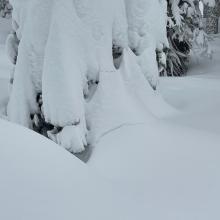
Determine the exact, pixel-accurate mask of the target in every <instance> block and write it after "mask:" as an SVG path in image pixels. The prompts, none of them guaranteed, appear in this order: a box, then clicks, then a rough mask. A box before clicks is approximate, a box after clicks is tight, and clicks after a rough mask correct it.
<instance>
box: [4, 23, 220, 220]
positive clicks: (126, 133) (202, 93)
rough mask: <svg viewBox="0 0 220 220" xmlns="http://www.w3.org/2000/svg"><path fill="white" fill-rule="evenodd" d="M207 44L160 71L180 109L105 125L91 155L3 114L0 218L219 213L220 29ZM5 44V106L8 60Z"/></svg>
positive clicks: (167, 95) (160, 219) (166, 93)
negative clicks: (178, 65) (173, 74)
mask: <svg viewBox="0 0 220 220" xmlns="http://www.w3.org/2000/svg"><path fill="white" fill-rule="evenodd" d="M0 28H1V26H0ZM2 42H3V41H2ZM211 44H212V46H213V48H214V50H215V55H214V58H213V60H212V61H205V60H199V63H197V60H195V59H194V60H193V62H192V64H191V67H190V70H189V76H187V77H183V78H161V79H160V92H161V94H162V96H163V97H164V99H165V100H166V101H167V102H168V103H169V104H170V105H171V106H174V107H175V108H176V109H177V112H176V113H175V114H165V115H160V114H159V113H160V111H159V113H158V114H157V115H156V117H150V116H149V115H148V116H147V117H148V118H147V119H148V120H147V121H146V120H145V123H142V124H126V123H125V124H124V125H123V126H120V127H116V128H115V127H113V128H112V129H109V128H108V129H107V130H108V132H105V133H104V134H103V135H101V137H100V138H99V139H98V141H97V142H96V146H95V148H94V150H93V154H92V157H91V159H90V161H89V162H88V164H87V165H84V164H82V163H81V162H80V161H79V160H77V159H75V158H74V157H73V156H72V155H70V154H69V153H67V152H65V151H64V150H63V149H61V148H60V147H58V146H57V145H55V144H54V143H51V142H50V141H49V140H46V139H45V138H43V137H40V136H39V135H36V134H33V132H32V131H28V130H26V129H24V128H21V127H19V126H17V125H12V124H9V123H7V122H4V121H0V134H1V135H0V195H1V197H0V219H6V220H12V219H22V220H23V219H24V220H26V219H27V220H30V219H44V218H45V219H47V220H48V219H51V220H52V219H53V220H54V219H70V218H71V219H72V218H74V217H75V218H77V217H78V219H95V220H97V219H108V218H109V219H120V220H121V219H125V220H128V219H151V220H154V219H155V220H176V219H183V220H185V219H187V220H194V219H199V220H209V219H212V220H218V219H220V214H219V203H220V189H219V185H220V172H219V170H220V156H219V155H220V154H219V153H220V148H219V147H220V136H219V134H220V117H219V112H220V101H219V94H220V74H219V69H220V62H219V57H220V47H219V45H220V37H219V36H216V37H215V40H214V42H211ZM0 48H1V50H0V108H1V107H4V106H5V103H6V101H7V91H8V86H7V83H6V82H7V79H6V78H9V76H8V77H7V75H8V73H9V72H10V71H9V69H10V65H8V62H7V59H6V56H5V54H4V51H3V46H1V47H0ZM154 100H155V99H154ZM148 104H150V103H148ZM109 120H110V119H109ZM57 198H59V200H58V199H57ZM12 210H13V211H12Z"/></svg>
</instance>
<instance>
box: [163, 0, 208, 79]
mask: <svg viewBox="0 0 220 220" xmlns="http://www.w3.org/2000/svg"><path fill="white" fill-rule="evenodd" d="M167 36H168V40H169V48H167V65H166V69H165V70H164V71H162V74H166V75H169V76H172V75H174V76H182V75H184V74H185V73H186V71H187V69H188V61H189V55H190V52H191V51H192V50H193V49H195V51H196V53H199V54H200V55H201V54H202V55H207V56H209V57H210V56H211V54H212V52H211V50H210V48H209V44H208V40H207V36H206V34H205V32H204V30H203V23H202V14H201V11H200V9H199V0H168V26H167Z"/></svg>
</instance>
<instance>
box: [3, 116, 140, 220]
mask: <svg viewBox="0 0 220 220" xmlns="http://www.w3.org/2000/svg"><path fill="white" fill-rule="evenodd" d="M0 133H1V137H0V173H1V177H0V179H1V181H0V194H1V197H0V219H4V220H13V219H23V220H30V219H31V220H35V219H36V220H39V219H42V220H56V219H57V220H58V219H59V220H60V219H65V220H68V219H78V220H85V219H91V220H99V219H100V220H103V219H109V220H112V219H116V220H117V219H118V220H119V219H126V220H127V219H128V220H133V219H135V218H136V217H137V218H138V219H144V217H143V213H144V210H143V209H140V207H139V205H138V204H136V202H134V201H132V198H129V197H127V196H126V195H125V194H123V193H122V194H121V193H120V191H118V189H117V188H116V187H115V186H112V185H111V184H110V183H109V182H107V181H105V180H104V179H102V178H101V177H100V176H98V175H97V174H95V172H92V171H91V170H90V169H89V168H88V167H87V166H86V165H85V164H83V163H82V162H81V161H80V160H78V159H77V158H75V157H74V156H73V155H71V154H69V153H67V152H66V151H64V150H63V149H62V148H60V147H59V146H58V145H56V144H54V143H52V142H51V141H49V140H47V139H45V138H43V137H41V136H39V135H37V134H35V133H33V132H32V131H29V130H26V129H24V128H21V127H19V126H17V125H13V124H10V123H8V122H4V121H2V120H0ZM8 134H10V135H11V137H9V135H8ZM12 210H13V211H12Z"/></svg>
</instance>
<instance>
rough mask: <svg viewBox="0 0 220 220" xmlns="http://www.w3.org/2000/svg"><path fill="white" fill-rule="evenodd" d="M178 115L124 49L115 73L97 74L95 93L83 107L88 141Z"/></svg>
mask: <svg viewBox="0 0 220 220" xmlns="http://www.w3.org/2000/svg"><path fill="white" fill-rule="evenodd" d="M177 113H178V112H177V111H176V110H175V109H173V108H172V107H170V106H169V105H168V104H167V103H166V102H165V101H164V100H163V98H162V97H161V96H160V94H159V93H158V92H156V91H154V90H153V89H152V88H151V86H150V84H149V83H148V82H147V81H146V79H145V77H144V75H143V73H142V71H141V68H140V66H139V65H138V62H137V57H136V56H135V55H134V53H133V52H132V51H131V50H130V49H124V51H123V57H122V61H121V66H120V68H119V70H115V69H113V70H112V71H109V72H107V71H106V72H101V73H100V82H99V85H98V88H97V91H96V93H95V95H94V97H93V99H92V100H91V102H89V103H88V104H87V118H88V122H89V127H90V129H91V133H90V140H89V141H90V142H91V143H94V142H96V141H98V140H99V139H100V138H101V137H102V136H103V135H106V134H108V133H109V132H110V131H113V130H115V129H117V128H120V127H122V126H125V125H136V124H142V123H149V121H154V120H155V119H156V118H166V117H169V115H175V114H177Z"/></svg>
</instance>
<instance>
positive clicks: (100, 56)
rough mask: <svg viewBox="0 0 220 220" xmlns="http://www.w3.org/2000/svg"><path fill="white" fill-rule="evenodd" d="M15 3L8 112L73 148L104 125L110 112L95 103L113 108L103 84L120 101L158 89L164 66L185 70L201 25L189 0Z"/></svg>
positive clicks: (31, 0)
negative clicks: (103, 115)
mask: <svg viewBox="0 0 220 220" xmlns="http://www.w3.org/2000/svg"><path fill="white" fill-rule="evenodd" d="M11 3H12V5H13V14H12V24H13V25H12V26H13V30H14V33H13V34H12V35H10V37H9V38H8V41H7V42H8V43H7V44H8V45H7V48H8V51H9V56H10V58H11V60H12V63H13V64H15V72H14V82H13V87H12V92H11V95H10V100H9V103H8V108H7V113H8V118H9V120H11V121H13V122H16V123H19V124H21V125H24V126H26V127H29V128H31V129H34V130H35V131H37V132H39V133H41V134H43V135H45V136H47V137H49V138H50V139H52V140H53V141H55V142H56V143H58V144H60V145H62V146H63V147H65V148H66V149H67V150H69V151H70V152H73V153H79V152H81V151H83V150H84V149H85V147H86V146H87V144H89V143H90V138H89V135H88V134H89V133H90V132H91V130H97V129H94V126H96V125H94V123H92V122H91V121H92V120H91V117H94V118H96V122H99V121H100V120H103V119H99V118H97V114H95V113H94V114H93V112H92V111H93V110H94V109H95V108H97V106H99V109H101V110H103V109H104V110H105V108H107V109H108V103H106V100H104V98H103V96H102V95H100V96H99V95H97V96H96V94H97V93H96V92H97V90H99V91H100V90H101V91H102V93H103V94H107V95H106V96H108V98H109V97H110V99H112V101H111V105H112V106H114V103H113V101H114V98H115V102H116V103H117V104H116V105H123V101H125V100H127V101H128V102H129V99H130V98H128V96H127V95H126V92H128V93H129V94H130V93H132V95H133V96H134V97H136V96H137V94H138V95H139V96H141V99H142V100H144V99H145V98H143V94H145V93H149V94H152V96H153V94H154V93H153V91H152V88H153V89H156V88H157V84H158V77H159V71H160V72H163V71H165V70H167V74H168V75H169V74H171V73H172V74H173V72H175V73H176V74H182V73H183V72H184V71H185V69H186V67H185V66H184V65H186V62H187V59H188V54H189V51H190V49H191V45H192V43H193V39H194V38H193V34H194V33H195V31H194V30H195V29H196V28H197V29H199V28H200V17H199V14H198V11H197V8H196V4H195V2H194V3H193V2H192V1H189V0H187V1H180V0H169V1H168V5H167V1H164V0H112V1H109V0H93V1H91V0H65V1H62V2H61V1H54V0H19V1H16V0H11ZM167 7H168V10H169V11H168V18H167ZM167 23H168V27H167ZM167 29H168V38H169V41H168V39H167ZM18 44H19V46H18ZM132 51H133V52H132ZM176 64H178V65H177V66H175V65H176ZM180 68H182V69H181V71H180ZM139 73H142V74H143V75H142V76H136V75H135V74H139ZM143 76H144V77H145V78H144V77H143ZM144 79H146V80H144ZM131 81H133V82H131ZM148 82H149V83H150V85H151V87H152V88H151V87H150V86H149V84H148ZM123 83H124V84H123ZM138 83H139V84H141V85H137V84H138ZM148 86H149V87H150V89H148V88H149V87H148ZM97 87H98V89H97V90H96V88H97ZM138 87H140V88H138ZM144 87H146V89H144ZM114 90H116V91H117V92H118V96H119V97H111V94H109V93H112V94H113V96H117V95H115V93H114ZM130 90H131V91H130ZM134 90H138V92H137V91H136V93H135V92H134ZM140 90H143V91H140ZM146 91H147V92H146ZM116 94H117V93H116ZM133 96H132V97H133ZM94 97H95V98H94ZM120 97H121V100H118V99H119V98H120ZM139 98H140V97H139ZM94 99H95V100H96V103H95V104H94ZM116 100H117V101H116ZM103 105H106V106H104V107H103ZM91 106H93V108H91ZM131 108H132V107H131ZM104 110H103V111H104ZM96 111H97V112H98V111H99V110H97V109H96ZM125 115H127V114H125ZM122 118H123V117H122ZM121 121H123V120H121Z"/></svg>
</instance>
